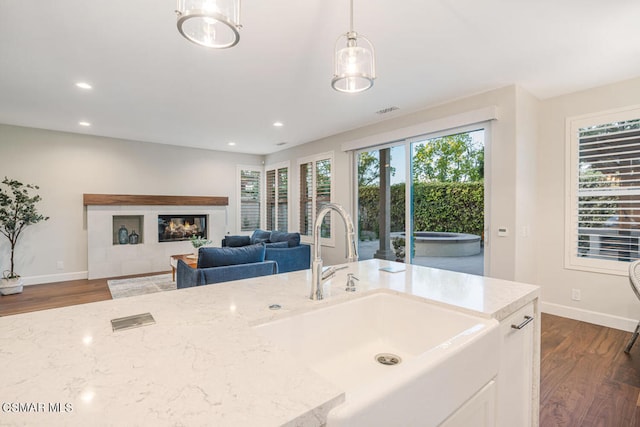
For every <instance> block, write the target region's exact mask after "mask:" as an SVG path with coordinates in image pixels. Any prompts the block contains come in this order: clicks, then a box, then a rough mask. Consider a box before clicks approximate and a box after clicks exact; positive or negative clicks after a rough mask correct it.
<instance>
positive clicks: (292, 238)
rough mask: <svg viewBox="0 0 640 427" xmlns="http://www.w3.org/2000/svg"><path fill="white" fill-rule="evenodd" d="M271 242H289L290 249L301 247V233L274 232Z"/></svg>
mask: <svg viewBox="0 0 640 427" xmlns="http://www.w3.org/2000/svg"><path fill="white" fill-rule="evenodd" d="M269 240H270V241H271V242H273V243H275V242H287V243H288V245H289V247H290V248H292V247H294V246H300V233H285V232H284V231H272V232H271V237H270V238H269Z"/></svg>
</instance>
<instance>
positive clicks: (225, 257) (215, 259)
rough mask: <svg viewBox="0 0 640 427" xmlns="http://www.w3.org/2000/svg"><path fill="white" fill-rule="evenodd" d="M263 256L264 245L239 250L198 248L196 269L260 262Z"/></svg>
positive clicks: (244, 247)
mask: <svg viewBox="0 0 640 427" xmlns="http://www.w3.org/2000/svg"><path fill="white" fill-rule="evenodd" d="M264 254H265V246H264V243H259V244H257V245H249V246H242V247H239V248H229V247H225V248H200V251H199V252H198V268H209V267H221V266H224V265H236V264H249V263H252V262H262V261H264Z"/></svg>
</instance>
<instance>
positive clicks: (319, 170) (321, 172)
mask: <svg viewBox="0 0 640 427" xmlns="http://www.w3.org/2000/svg"><path fill="white" fill-rule="evenodd" d="M329 203H331V160H329V159H325V160H320V161H318V162H316V212H319V211H320V209H322V208H323V207H324V206H325V205H327V204H329ZM316 215H317V214H316ZM320 237H324V238H330V237H331V215H325V217H324V219H323V220H322V225H321V227H320Z"/></svg>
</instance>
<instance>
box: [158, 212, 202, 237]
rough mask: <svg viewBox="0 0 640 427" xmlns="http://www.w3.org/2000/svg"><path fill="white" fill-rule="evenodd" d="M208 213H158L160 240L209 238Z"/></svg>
mask: <svg viewBox="0 0 640 427" xmlns="http://www.w3.org/2000/svg"><path fill="white" fill-rule="evenodd" d="M207 232H208V230H207V215H182V214H180V215H175V214H173V215H158V242H178V241H182V240H189V239H190V238H192V237H193V236H198V237H203V238H205V239H206V238H207Z"/></svg>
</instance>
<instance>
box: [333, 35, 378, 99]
mask: <svg viewBox="0 0 640 427" xmlns="http://www.w3.org/2000/svg"><path fill="white" fill-rule="evenodd" d="M341 46H344V47H341ZM335 51H336V53H335V59H334V71H333V79H332V80H331V87H333V88H334V89H335V90H337V91H339V92H348V93H357V92H362V91H365V90H367V89H369V88H370V87H371V86H373V80H374V79H375V78H376V69H375V53H374V50H373V45H372V44H371V42H370V41H369V40H368V39H367V38H366V37H363V36H358V35H357V34H356V33H355V32H349V33H347V34H344V35H342V36H340V37H339V38H338V40H337V41H336V47H335Z"/></svg>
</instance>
